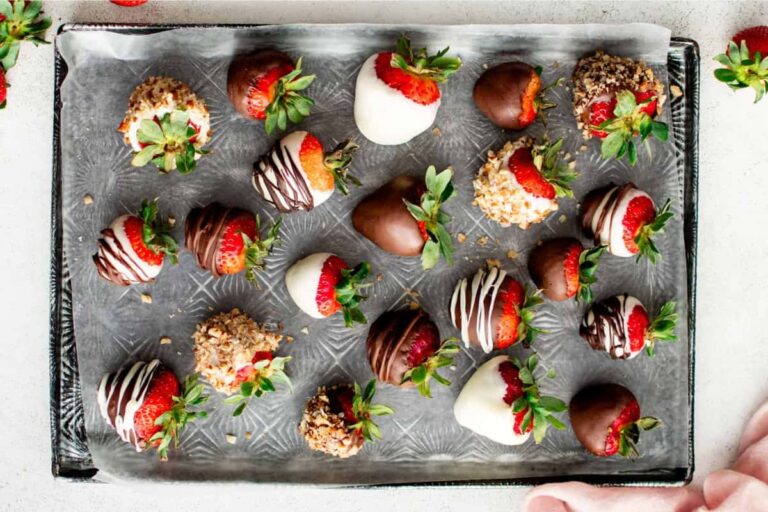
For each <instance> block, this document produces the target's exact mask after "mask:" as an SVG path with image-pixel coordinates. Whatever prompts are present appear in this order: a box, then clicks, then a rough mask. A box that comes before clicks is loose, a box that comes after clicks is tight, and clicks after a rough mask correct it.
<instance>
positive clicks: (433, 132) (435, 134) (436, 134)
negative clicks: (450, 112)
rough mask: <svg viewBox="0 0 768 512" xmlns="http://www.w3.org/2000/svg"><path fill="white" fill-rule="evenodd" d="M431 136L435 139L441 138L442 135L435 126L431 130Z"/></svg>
mask: <svg viewBox="0 0 768 512" xmlns="http://www.w3.org/2000/svg"><path fill="white" fill-rule="evenodd" d="M432 135H434V136H435V137H441V136H442V135H443V132H442V131H441V130H440V128H438V127H437V126H435V127H434V128H432Z"/></svg>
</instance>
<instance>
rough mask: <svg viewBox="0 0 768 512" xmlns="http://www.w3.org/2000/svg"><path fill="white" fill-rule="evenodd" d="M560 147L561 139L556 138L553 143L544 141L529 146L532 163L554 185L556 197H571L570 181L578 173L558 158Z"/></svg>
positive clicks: (561, 144) (561, 145)
mask: <svg viewBox="0 0 768 512" xmlns="http://www.w3.org/2000/svg"><path fill="white" fill-rule="evenodd" d="M562 148H563V139H558V140H556V141H555V142H554V143H550V142H549V141H545V142H544V143H543V144H539V145H536V146H533V147H532V148H531V155H532V156H533V164H534V165H535V166H536V168H537V169H538V170H539V172H540V173H541V175H542V176H544V178H545V179H546V180H547V181H548V182H549V183H550V184H551V185H552V187H554V189H555V195H556V196H557V197H573V191H572V190H571V182H572V181H574V180H575V179H576V178H578V177H579V173H577V172H576V171H574V170H573V169H571V168H570V167H569V166H568V165H567V164H566V163H565V162H562V161H561V160H560V151H561V150H562Z"/></svg>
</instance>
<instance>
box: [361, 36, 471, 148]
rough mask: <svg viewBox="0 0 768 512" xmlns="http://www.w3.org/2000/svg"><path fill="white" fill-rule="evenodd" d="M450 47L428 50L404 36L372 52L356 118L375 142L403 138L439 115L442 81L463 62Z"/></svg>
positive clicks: (394, 141) (363, 74) (399, 141)
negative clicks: (389, 48) (393, 47)
mask: <svg viewBox="0 0 768 512" xmlns="http://www.w3.org/2000/svg"><path fill="white" fill-rule="evenodd" d="M447 53H448V48H445V49H443V50H441V51H439V52H438V53H437V54H435V55H429V54H428V53H427V49H426V48H422V49H419V50H414V49H413V48H412V47H411V42H410V40H409V39H408V38H407V37H405V36H401V37H400V38H399V39H398V41H397V49H396V50H395V51H394V52H392V51H386V52H381V53H377V54H375V55H371V56H370V57H369V58H368V60H366V61H365V62H364V63H363V66H362V68H361V69H360V73H359V74H358V75H357V84H356V86H355V123H356V124H357V128H358V129H359V130H360V132H361V133H362V134H363V135H365V137H367V138H368V139H369V140H371V141H372V142H375V143H376V144H385V145H393V144H403V143H405V142H408V141H409V140H411V139H412V138H413V137H415V136H416V135H418V134H420V133H421V132H423V131H424V130H426V129H427V128H429V127H430V126H432V123H433V122H434V121H435V116H436V115H437V109H438V108H439V107H440V88H439V86H438V84H440V83H443V82H445V81H447V80H448V77H450V76H451V75H452V74H454V73H455V72H456V71H458V69H459V67H461V59H459V58H457V57H449V56H447V55H446V54H447Z"/></svg>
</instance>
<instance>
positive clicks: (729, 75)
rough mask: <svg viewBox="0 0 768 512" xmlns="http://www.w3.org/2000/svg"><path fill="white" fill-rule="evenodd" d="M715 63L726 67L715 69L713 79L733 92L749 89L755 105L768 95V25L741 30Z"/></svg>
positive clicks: (716, 58)
mask: <svg viewBox="0 0 768 512" xmlns="http://www.w3.org/2000/svg"><path fill="white" fill-rule="evenodd" d="M715 60H716V61H717V62H719V63H720V64H722V65H723V66H725V67H723V68H720V69H716V70H715V78H717V79H718V80H720V81H721V82H724V83H726V84H728V87H730V88H731V89H733V90H734V91H738V90H739V89H746V88H751V89H752V90H753V91H755V103H757V102H758V101H760V100H761V99H763V96H765V93H766V92H768V26H765V25H763V26H757V27H750V28H748V29H745V30H742V31H741V32H739V33H738V34H736V35H735V36H733V40H732V41H731V42H730V43H729V44H728V49H727V51H726V53H723V54H721V55H718V56H717V57H715Z"/></svg>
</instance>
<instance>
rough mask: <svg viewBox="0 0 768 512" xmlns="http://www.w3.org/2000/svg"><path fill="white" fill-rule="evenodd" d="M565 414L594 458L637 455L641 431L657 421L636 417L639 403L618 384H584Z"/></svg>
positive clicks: (648, 417) (651, 426)
mask: <svg viewBox="0 0 768 512" xmlns="http://www.w3.org/2000/svg"><path fill="white" fill-rule="evenodd" d="M569 414H570V419H571V425H572V426H573V432H574V434H576V438H577V439H578V440H579V442H580V443H581V444H582V445H583V446H584V448H586V449H587V450H589V452H591V453H593V454H594V455H597V456H598V457H610V456H612V455H616V454H618V455H621V456H622V457H637V456H638V455H639V453H638V451H637V442H638V441H639V439H640V431H641V430H645V431H648V430H653V429H655V428H657V427H660V426H661V421H659V420H658V419H657V418H654V417H652V416H643V417H641V416H640V405H639V404H638V402H637V399H636V398H635V395H633V394H632V392H631V391H630V390H628V389H627V388H625V387H624V386H620V385H618V384H597V385H593V386H588V387H586V388H584V389H582V390H581V391H579V392H578V393H576V395H575V396H574V397H573V398H572V399H571V403H570V406H569Z"/></svg>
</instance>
